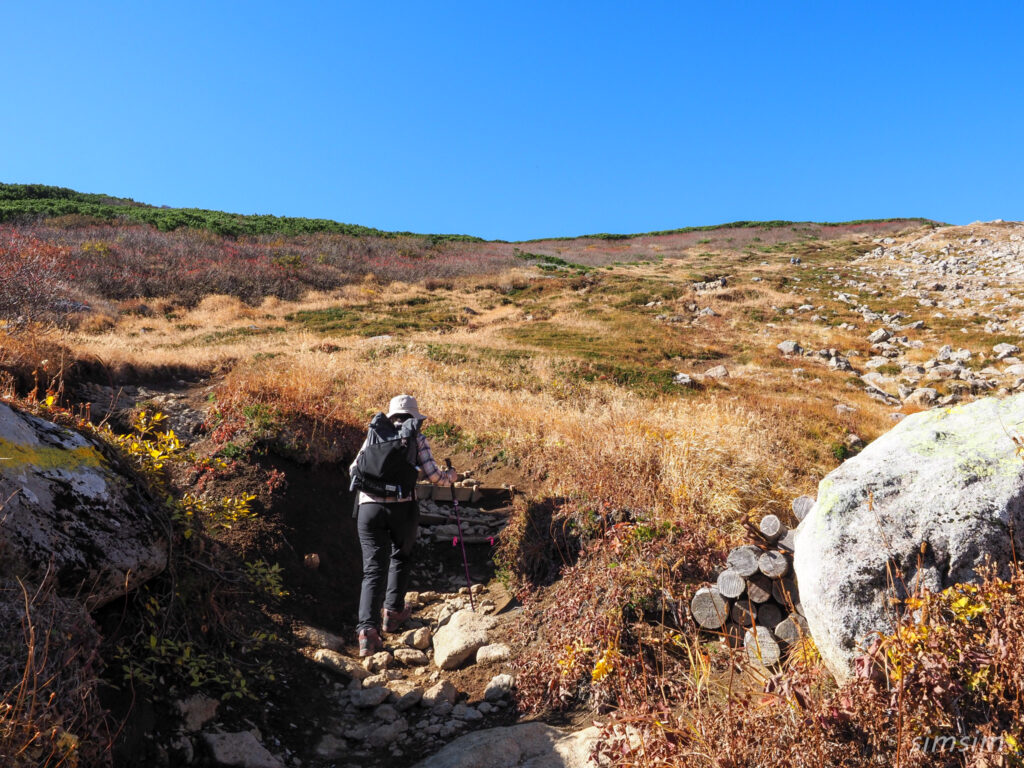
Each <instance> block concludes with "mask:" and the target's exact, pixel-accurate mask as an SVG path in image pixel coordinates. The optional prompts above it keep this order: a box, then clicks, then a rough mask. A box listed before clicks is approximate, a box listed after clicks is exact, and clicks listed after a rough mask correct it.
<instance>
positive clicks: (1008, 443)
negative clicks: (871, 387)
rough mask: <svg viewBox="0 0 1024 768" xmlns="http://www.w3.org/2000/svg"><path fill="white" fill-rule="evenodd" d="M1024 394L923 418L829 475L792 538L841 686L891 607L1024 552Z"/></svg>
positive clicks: (806, 602) (882, 628)
mask: <svg viewBox="0 0 1024 768" xmlns="http://www.w3.org/2000/svg"><path fill="white" fill-rule="evenodd" d="M1022 434H1024V395H1016V396H1014V397H1010V398H1006V399H995V398H987V399H983V400H978V401H976V402H973V403H971V404H969V405H963V406H956V407H953V408H946V409H937V410H932V411H926V412H922V413H917V414H914V415H912V416H908V417H907V418H906V419H904V420H902V421H901V422H900V423H899V424H898V425H897V426H896V427H894V428H893V429H892V430H890V431H889V432H887V433H886V434H884V435H882V436H881V437H879V438H878V439H877V440H875V441H874V442H873V443H871V444H870V445H869V446H868V447H867V448H865V449H864V451H862V452H861V453H860V454H858V455H857V456H855V457H854V458H852V459H849V460H848V461H846V462H845V463H843V464H842V465H841V466H840V467H839V468H838V469H836V470H834V471H833V472H831V473H829V474H828V475H827V476H826V477H825V478H824V479H823V480H822V481H821V483H820V485H819V486H818V496H817V501H816V502H815V504H814V506H813V508H812V509H811V511H810V513H809V514H808V515H807V517H806V518H805V519H804V520H803V522H802V523H801V524H800V526H799V528H798V529H797V533H796V553H795V557H794V568H795V571H796V575H797V579H798V581H799V583H800V595H801V601H802V603H803V608H804V611H805V613H806V617H807V623H808V625H809V627H810V631H811V635H812V636H813V638H814V641H815V643H816V644H817V646H818V649H819V650H820V651H821V655H822V658H823V659H824V661H825V662H826V664H827V665H828V667H829V668H830V670H831V671H832V672H833V674H835V676H836V677H837V678H839V679H841V680H842V679H845V678H847V677H849V676H850V674H851V673H852V669H853V661H854V659H855V658H856V656H857V655H859V653H860V652H861V651H862V650H863V649H864V647H865V644H866V642H867V641H868V639H869V637H870V636H871V635H872V633H875V632H889V631H891V630H892V629H893V619H894V616H895V613H894V611H895V610H896V609H895V607H894V603H893V600H892V598H902V597H905V596H906V595H908V594H910V593H913V592H914V591H915V590H919V589H929V590H940V589H944V588H945V587H948V586H950V585H952V584H955V583H960V582H967V581H974V580H976V579H977V569H978V567H979V566H980V565H982V564H983V563H984V562H985V560H986V559H991V561H992V563H993V564H995V565H997V566H1006V565H1007V564H1009V563H1010V562H1011V561H1012V559H1013V557H1014V549H1015V548H1016V551H1017V552H1022V551H1024V549H1022V548H1021V545H1022V543H1024V538H1022V532H1024V458H1022V456H1021V455H1020V453H1019V443H1018V442H1017V441H1016V440H1015V438H1018V439H1019V436H1021V435H1022Z"/></svg>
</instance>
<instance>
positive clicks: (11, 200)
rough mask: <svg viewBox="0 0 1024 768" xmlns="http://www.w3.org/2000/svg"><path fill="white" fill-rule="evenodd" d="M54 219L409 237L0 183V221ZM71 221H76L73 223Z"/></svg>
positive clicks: (459, 238)
mask: <svg viewBox="0 0 1024 768" xmlns="http://www.w3.org/2000/svg"><path fill="white" fill-rule="evenodd" d="M54 217H74V218H72V219H68V220H66V221H65V222H63V223H65V224H66V223H82V222H83V221H87V220H88V219H95V220H97V221H102V222H139V223H143V224H149V225H150V226H153V227H155V228H156V229H158V230H160V231H161V232H170V231H173V230H175V229H181V228H184V227H188V228H192V229H205V230H209V231H210V232H215V233H216V234H218V235H225V236H228V237H241V236H243V235H248V236H255V235H285V236H289V237H294V236H297V235H309V234H315V233H321V232H331V233H336V234H343V235H351V236H354V237H382V238H393V237H412V236H414V235H413V233H412V232H385V231H383V230H379V229H373V228H371V227H362V226H359V225H357V224H342V223H340V222H337V221H330V220H329V219H305V218H294V217H288V216H267V215H242V214H237V213H225V212H223V211H208V210H203V209H201V208H164V207H159V208H158V207H155V206H152V205H145V204H143V203H137V202H135V201H134V200H130V199H126V198H118V197H110V196H108V195H99V194H88V193H83V192H76V191H74V190H71V189H66V188H64V187H50V186H45V185H42V184H0V222H19V223H23V222H31V221H38V220H40V219H47V218H54ZM75 219H77V221H75ZM429 237H430V238H432V239H436V240H438V241H440V242H448V241H453V242H482V241H481V239H480V238H478V237H470V236H469V235H430V236H429Z"/></svg>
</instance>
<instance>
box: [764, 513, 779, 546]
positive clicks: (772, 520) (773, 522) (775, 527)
mask: <svg viewBox="0 0 1024 768" xmlns="http://www.w3.org/2000/svg"><path fill="white" fill-rule="evenodd" d="M783 527H784V526H783V525H782V521H781V520H779V518H777V517H776V516H775V515H765V516H764V517H762V518H761V525H759V526H758V529H759V530H760V531H761V535H762V536H764V537H765V538H766V539H768V541H771V542H774V541H775V540H776V539H778V538H779V536H780V535H781V533H782V529H783Z"/></svg>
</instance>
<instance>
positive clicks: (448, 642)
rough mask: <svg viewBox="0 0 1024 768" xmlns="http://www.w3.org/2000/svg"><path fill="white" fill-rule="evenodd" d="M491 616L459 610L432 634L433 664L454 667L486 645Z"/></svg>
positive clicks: (491, 620) (441, 666) (492, 622)
mask: <svg viewBox="0 0 1024 768" xmlns="http://www.w3.org/2000/svg"><path fill="white" fill-rule="evenodd" d="M496 623H497V622H496V620H495V619H494V617H493V616H487V615H485V614H482V613H474V612H473V611H470V610H466V609H463V610H460V611H456V612H455V613H454V614H452V617H451V619H450V620H449V621H448V623H447V624H445V625H444V626H443V627H441V628H440V629H439V630H437V633H436V634H435V635H434V664H436V665H437V666H438V668H440V669H455V668H456V667H457V666H459V665H460V664H461V663H462V662H464V661H465V660H466V659H468V658H469V657H471V656H472V655H473V654H475V653H476V651H477V649H478V648H480V647H481V646H484V645H487V632H488V630H491V629H493V628H494V625H495V624H496Z"/></svg>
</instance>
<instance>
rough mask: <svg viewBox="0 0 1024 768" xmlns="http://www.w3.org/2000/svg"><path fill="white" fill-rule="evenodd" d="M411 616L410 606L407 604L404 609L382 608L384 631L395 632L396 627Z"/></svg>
mask: <svg viewBox="0 0 1024 768" xmlns="http://www.w3.org/2000/svg"><path fill="white" fill-rule="evenodd" d="M410 616H412V608H410V607H409V606H408V605H407V606H405V610H402V611H392V610H389V609H387V608H385V609H384V631H385V632H397V631H398V628H399V627H401V626H402V625H403V624H405V622H407V621H408V620H409V617H410Z"/></svg>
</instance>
